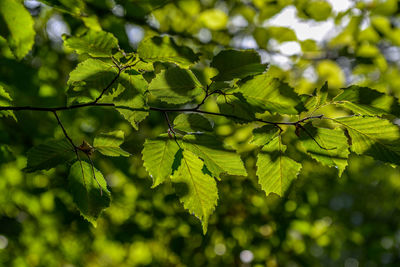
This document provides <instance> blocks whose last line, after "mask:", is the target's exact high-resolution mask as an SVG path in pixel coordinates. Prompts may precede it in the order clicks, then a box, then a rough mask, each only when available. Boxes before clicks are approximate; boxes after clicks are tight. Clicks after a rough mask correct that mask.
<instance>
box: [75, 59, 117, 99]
mask: <svg viewBox="0 0 400 267" xmlns="http://www.w3.org/2000/svg"><path fill="white" fill-rule="evenodd" d="M117 73H118V70H117V69H116V68H115V66H114V65H113V64H110V63H106V62H104V61H101V60H98V59H92V58H89V59H87V60H85V61H83V62H81V63H79V64H78V66H77V67H76V68H75V69H74V70H73V71H72V72H71V73H70V74H69V79H68V85H69V86H70V88H69V89H68V91H67V95H68V96H70V99H69V102H70V103H71V102H73V101H78V102H87V101H90V100H93V99H95V98H96V97H98V96H99V95H100V93H101V91H102V90H103V89H104V88H106V87H107V86H108V85H109V84H110V83H111V81H112V80H113V79H114V78H115V77H116V76H117ZM116 87H117V83H114V84H113V86H112V87H111V88H109V92H112V90H113V89H114V90H115V88H116Z"/></svg>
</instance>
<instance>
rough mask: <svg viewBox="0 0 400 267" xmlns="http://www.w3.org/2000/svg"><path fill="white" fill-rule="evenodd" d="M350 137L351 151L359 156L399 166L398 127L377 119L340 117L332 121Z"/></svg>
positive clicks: (399, 138)
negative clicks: (341, 127)
mask: <svg viewBox="0 0 400 267" xmlns="http://www.w3.org/2000/svg"><path fill="white" fill-rule="evenodd" d="M333 121H334V122H337V123H338V124H340V125H342V126H343V127H345V128H346V130H347V131H348V135H349V136H350V138H351V139H350V140H349V141H350V142H351V149H352V151H354V152H355V153H357V154H359V155H361V154H365V155H369V156H371V157H373V158H374V159H377V160H380V161H383V162H387V163H394V164H396V165H400V133H399V127H398V126H396V125H393V124H392V123H390V122H389V121H387V120H385V119H381V118H378V117H361V116H352V117H342V118H336V119H333Z"/></svg>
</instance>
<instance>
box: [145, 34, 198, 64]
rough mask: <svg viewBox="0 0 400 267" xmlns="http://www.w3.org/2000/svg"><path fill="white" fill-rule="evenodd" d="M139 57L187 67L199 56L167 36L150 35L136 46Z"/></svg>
mask: <svg viewBox="0 0 400 267" xmlns="http://www.w3.org/2000/svg"><path fill="white" fill-rule="evenodd" d="M138 53H139V56H140V58H141V59H143V60H145V61H151V62H157V61H159V62H171V63H175V64H177V65H179V66H181V67H182V68H188V67H190V66H191V65H193V64H194V63H195V62H196V61H198V60H199V57H198V56H197V55H196V54H195V53H194V52H193V51H192V50H191V49H190V48H188V47H186V46H178V45H177V44H175V42H174V40H173V39H172V38H170V37H168V36H164V37H157V36H156V37H152V38H148V39H145V40H143V41H142V42H141V43H140V44H139V47H138Z"/></svg>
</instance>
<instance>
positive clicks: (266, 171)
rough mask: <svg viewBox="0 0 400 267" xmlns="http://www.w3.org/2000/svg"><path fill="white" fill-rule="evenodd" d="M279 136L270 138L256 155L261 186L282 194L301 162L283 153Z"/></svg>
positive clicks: (295, 174) (296, 173)
mask: <svg viewBox="0 0 400 267" xmlns="http://www.w3.org/2000/svg"><path fill="white" fill-rule="evenodd" d="M285 150H286V146H285V145H283V144H282V141H281V136H277V137H275V138H274V139H272V140H271V141H270V142H269V143H268V144H267V145H265V146H264V147H263V149H262V150H261V151H260V153H259V154H258V156H257V176H258V182H259V184H260V185H261V188H262V189H263V190H264V191H265V193H266V194H267V195H269V194H270V193H275V194H278V195H279V196H282V195H283V194H284V193H285V192H286V191H287V189H288V188H289V186H290V185H291V183H292V181H293V180H294V179H295V178H296V177H297V175H298V174H299V172H300V169H301V164H300V163H297V162H296V161H294V160H292V159H291V158H289V157H287V156H285V155H284V152H285Z"/></svg>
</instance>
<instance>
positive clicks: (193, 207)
mask: <svg viewBox="0 0 400 267" xmlns="http://www.w3.org/2000/svg"><path fill="white" fill-rule="evenodd" d="M203 164H204V163H203V161H201V160H200V159H199V158H198V157H197V156H196V155H195V154H193V153H192V152H190V151H187V150H184V151H183V155H182V160H181V165H180V166H179V167H178V169H177V170H176V171H175V173H174V174H173V175H172V177H171V180H172V182H174V183H177V184H178V186H179V188H180V189H181V190H180V191H183V192H178V193H180V195H181V196H180V201H181V202H182V203H183V206H184V207H185V209H188V210H189V212H190V213H192V214H194V215H195V216H196V217H197V218H199V219H200V221H201V222H202V225H203V232H204V233H206V232H207V226H208V218H209V217H210V215H211V214H212V212H213V211H214V209H215V206H216V205H217V200H218V189H217V183H216V182H215V180H214V178H213V177H211V176H209V175H208V174H205V173H203V172H202V169H203Z"/></svg>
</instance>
